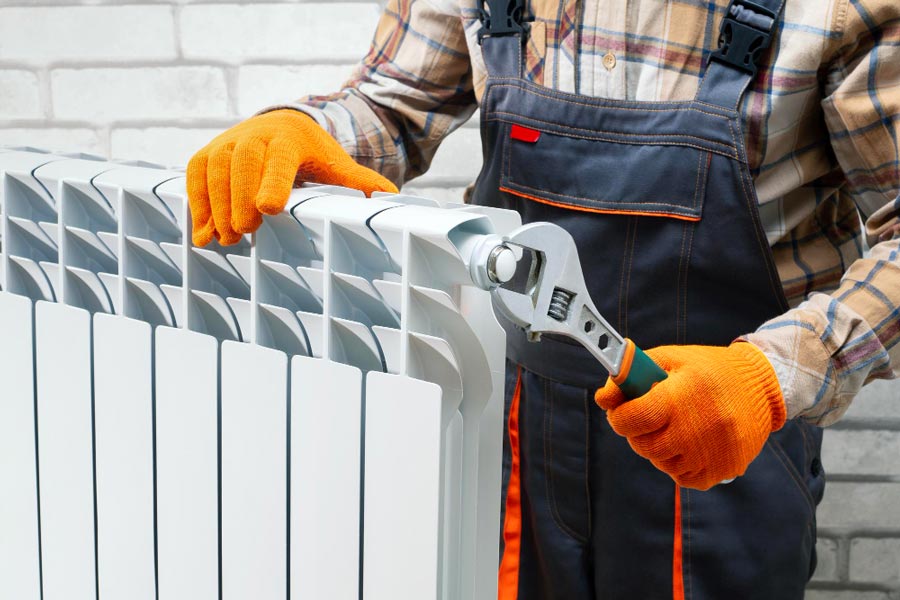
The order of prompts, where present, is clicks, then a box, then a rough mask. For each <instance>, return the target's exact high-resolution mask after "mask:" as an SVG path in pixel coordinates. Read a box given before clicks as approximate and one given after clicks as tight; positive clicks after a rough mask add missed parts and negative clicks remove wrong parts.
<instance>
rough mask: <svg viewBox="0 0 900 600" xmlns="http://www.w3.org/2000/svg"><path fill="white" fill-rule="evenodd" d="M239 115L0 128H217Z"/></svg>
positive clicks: (21, 122) (20, 123) (11, 122)
mask: <svg viewBox="0 0 900 600" xmlns="http://www.w3.org/2000/svg"><path fill="white" fill-rule="evenodd" d="M239 119H240V117H234V118H215V119H196V118H185V119H165V120H159V119H134V120H129V119H114V120H110V121H103V120H97V121H79V120H73V119H57V120H48V119H7V120H5V121H0V130H2V129H85V128H87V129H98V128H100V127H110V128H112V129H150V128H160V127H163V128H171V129H217V128H221V127H231V126H232V125H234V124H235V123H237V122H238V120H239Z"/></svg>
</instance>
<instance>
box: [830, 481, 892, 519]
mask: <svg viewBox="0 0 900 600" xmlns="http://www.w3.org/2000/svg"><path fill="white" fill-rule="evenodd" d="M818 519H819V526H820V527H834V528H845V527H866V528H892V529H896V528H900V483H850V482H831V483H829V484H827V486H826V488H825V499H824V500H823V501H822V504H821V505H820V506H819V511H818Z"/></svg>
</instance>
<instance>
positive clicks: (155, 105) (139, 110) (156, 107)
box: [50, 67, 228, 122]
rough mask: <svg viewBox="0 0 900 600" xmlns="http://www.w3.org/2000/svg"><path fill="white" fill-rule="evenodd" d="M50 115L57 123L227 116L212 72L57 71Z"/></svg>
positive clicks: (220, 84)
mask: <svg viewBox="0 0 900 600" xmlns="http://www.w3.org/2000/svg"><path fill="white" fill-rule="evenodd" d="M50 84H51V89H52V95H53V109H54V113H55V115H56V116H57V117H59V118H63V119H85V120H97V121H102V122H109V121H115V120H119V119H183V118H216V117H219V118H221V117H225V116H227V114H228V103H227V90H226V85H225V75H224V73H223V72H222V70H221V69H216V68H212V67H149V68H139V69H119V68H111V69H57V70H54V71H53V72H52V73H51V75H50Z"/></svg>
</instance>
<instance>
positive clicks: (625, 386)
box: [613, 338, 668, 400]
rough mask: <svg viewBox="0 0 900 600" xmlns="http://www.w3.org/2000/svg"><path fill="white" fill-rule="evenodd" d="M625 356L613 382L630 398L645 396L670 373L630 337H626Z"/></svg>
mask: <svg viewBox="0 0 900 600" xmlns="http://www.w3.org/2000/svg"><path fill="white" fill-rule="evenodd" d="M625 344H626V346H625V356H624V358H623V359H622V367H621V369H620V370H619V374H618V375H616V376H615V377H614V378H613V382H615V384H616V385H618V386H619V389H621V390H622V392H623V393H624V394H625V397H626V398H628V399H629V400H633V399H634V398H638V397H640V396H643V395H644V394H646V393H647V392H649V391H650V388H651V387H653V385H654V384H655V383H659V382H660V381H662V380H664V379H665V378H666V377H668V375H667V374H666V372H665V371H663V370H662V368H660V366H659V365H657V364H656V363H655V362H653V359H652V358H650V357H649V356H647V355H646V354H644V351H643V350H641V349H640V348H638V347H637V345H636V344H635V343H634V342H632V341H631V340H630V339H627V338H626V339H625Z"/></svg>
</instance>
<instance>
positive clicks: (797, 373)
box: [740, 293, 890, 427]
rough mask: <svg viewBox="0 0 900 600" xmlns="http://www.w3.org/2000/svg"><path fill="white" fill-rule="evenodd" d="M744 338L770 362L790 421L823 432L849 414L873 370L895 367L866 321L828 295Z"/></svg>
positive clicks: (812, 296) (791, 311)
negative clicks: (804, 422)
mask: <svg viewBox="0 0 900 600" xmlns="http://www.w3.org/2000/svg"><path fill="white" fill-rule="evenodd" d="M740 339H742V340H744V341H748V342H750V343H752V344H754V345H755V346H756V347H758V348H759V349H760V350H762V352H763V354H765V356H766V358H767V359H769V362H770V363H771V364H772V368H773V369H774V370H775V375H776V376H777V378H778V383H779V385H780V386H781V391H782V394H783V396H784V403H785V407H786V408H787V416H788V418H789V419H792V418H797V417H801V418H803V419H806V420H808V421H810V422H811V423H813V424H815V425H819V426H823V427H824V426H826V425H831V424H832V423H834V422H836V421H838V420H839V419H840V418H841V416H843V415H844V413H845V412H846V411H847V409H848V408H849V407H850V403H851V402H852V400H853V398H854V397H855V396H856V394H857V393H858V392H859V390H860V388H862V386H863V384H864V383H866V381H868V379H869V378H870V377H871V376H872V375H873V371H880V370H882V369H885V368H887V369H889V365H890V357H889V356H888V355H887V352H886V350H885V349H884V347H883V346H882V345H881V342H880V341H879V340H878V338H877V336H876V335H875V334H874V332H873V331H872V329H871V328H870V327H869V325H868V323H866V321H865V319H863V318H862V317H861V316H860V315H859V314H858V313H856V312H855V311H854V310H853V309H852V308H850V307H848V306H847V305H845V304H843V303H841V302H839V301H838V300H836V299H834V298H833V297H831V296H828V295H826V294H818V293H817V294H812V295H811V296H810V298H809V300H807V301H806V302H803V303H802V304H800V305H799V306H798V307H796V308H794V309H792V310H790V311H788V312H786V313H785V314H783V315H781V316H779V317H776V318H774V319H772V320H770V321H767V322H766V323H764V324H763V325H762V326H761V327H760V328H759V329H757V330H756V331H755V332H754V333H751V334H748V335H745V336H742V337H741V338H740ZM860 364H865V365H867V367H869V368H859V367H858V365H860Z"/></svg>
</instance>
